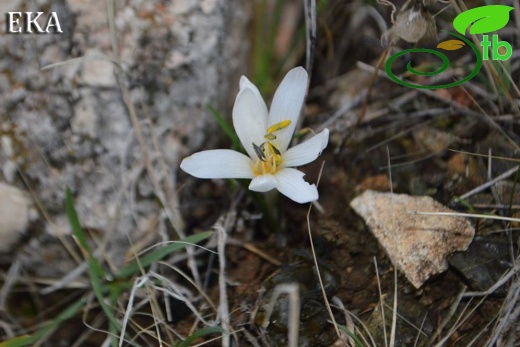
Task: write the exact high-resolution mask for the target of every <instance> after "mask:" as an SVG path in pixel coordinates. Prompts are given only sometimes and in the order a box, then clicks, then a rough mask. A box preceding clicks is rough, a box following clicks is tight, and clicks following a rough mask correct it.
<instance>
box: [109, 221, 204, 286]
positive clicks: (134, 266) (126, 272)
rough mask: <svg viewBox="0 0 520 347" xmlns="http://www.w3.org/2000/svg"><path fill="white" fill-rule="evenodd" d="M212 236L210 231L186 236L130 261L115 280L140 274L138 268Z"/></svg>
mask: <svg viewBox="0 0 520 347" xmlns="http://www.w3.org/2000/svg"><path fill="white" fill-rule="evenodd" d="M212 234H213V232H211V231H206V232H203V233H198V234H195V235H191V236H188V237H187V238H185V239H184V240H182V241H172V242H173V243H171V244H169V245H167V246H165V247H161V248H158V249H155V250H153V251H151V252H150V253H148V254H146V255H144V256H142V257H140V258H139V259H138V260H134V261H132V262H131V263H130V264H128V265H127V266H125V267H123V268H122V269H121V270H120V271H119V272H118V273H117V275H116V277H117V278H125V277H128V276H130V275H133V274H136V273H139V272H140V266H141V267H146V266H149V265H150V264H153V263H155V262H158V261H159V260H161V259H163V258H164V257H166V256H167V255H169V254H171V253H172V252H175V251H177V250H179V249H182V248H185V247H186V246H189V245H193V244H197V243H199V242H201V241H202V240H205V239H207V238H208V237H210V236H211V235H212Z"/></svg>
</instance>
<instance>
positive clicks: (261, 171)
mask: <svg viewBox="0 0 520 347" xmlns="http://www.w3.org/2000/svg"><path fill="white" fill-rule="evenodd" d="M253 147H254V148H255V152H256V155H257V156H258V159H257V160H256V161H255V163H254V164H253V172H254V174H255V176H260V175H265V174H271V175H274V174H275V173H277V172H278V171H279V170H280V167H281V166H282V154H281V153H280V151H279V150H278V148H276V147H275V146H274V145H273V144H272V143H271V142H269V141H266V142H264V143H262V144H261V145H260V146H257V145H255V144H254V143H253Z"/></svg>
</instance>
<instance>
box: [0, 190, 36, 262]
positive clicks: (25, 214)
mask: <svg viewBox="0 0 520 347" xmlns="http://www.w3.org/2000/svg"><path fill="white" fill-rule="evenodd" d="M30 207H31V202H30V200H29V199H28V198H27V197H26V196H25V194H24V193H23V192H22V191H21V190H20V189H18V188H16V187H13V186H11V185H8V184H5V183H2V182H0V253H5V252H9V251H10V250H11V248H12V247H13V246H14V245H15V244H16V243H17V242H18V241H19V239H20V237H21V236H22V234H23V232H24V231H25V229H26V228H27V225H28V224H29V219H30Z"/></svg>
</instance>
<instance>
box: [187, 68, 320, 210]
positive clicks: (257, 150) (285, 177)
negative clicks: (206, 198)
mask: <svg viewBox="0 0 520 347" xmlns="http://www.w3.org/2000/svg"><path fill="white" fill-rule="evenodd" d="M307 78H308V77H307V72H306V71H305V69H303V68H302V67H297V68H294V69H292V70H291V71H289V72H288V73H287V75H286V76H285V78H284V79H283V81H282V83H281V84H280V86H279V87H278V89H277V90H276V93H275V94H274V98H273V102H272V105H271V110H270V112H268V111H267V106H266V104H265V102H264V100H263V99H262V96H261V95H260V92H259V91H258V88H256V86H255V85H254V84H253V83H251V82H250V81H249V80H248V79H247V78H246V77H245V76H242V78H241V79H240V92H239V93H238V95H237V98H236V100H235V106H234V107H233V125H234V127H235V130H236V133H237V135H238V138H239V139H240V142H242V145H243V146H244V148H245V150H246V151H247V154H248V155H249V157H248V156H246V155H244V154H242V153H239V152H236V151H232V150H229V149H215V150H209V151H202V152H198V153H195V154H193V155H191V156H189V157H187V158H185V159H184V160H183V161H182V163H181V169H183V170H184V171H185V172H187V173H189V174H190V175H193V176H195V177H198V178H248V179H252V181H251V184H250V185H249V189H251V190H253V191H256V192H267V191H269V190H271V189H273V188H276V189H278V190H279V191H280V193H282V194H284V195H285V196H287V197H288V198H290V199H292V200H294V201H296V202H299V203H306V202H310V201H314V200H317V199H318V189H317V188H316V186H315V185H314V184H312V185H311V184H309V183H307V182H305V181H304V180H303V176H304V173H303V172H301V171H299V170H296V169H293V167H296V166H300V165H304V164H307V163H310V162H311V161H314V160H315V159H316V158H317V157H318V156H319V155H320V154H321V151H322V150H323V149H324V148H325V147H327V143H328V141H329V130H328V129H325V130H323V131H322V132H321V133H319V134H317V135H315V136H313V137H312V138H311V139H309V140H307V141H305V142H303V143H301V144H299V145H297V146H295V147H292V148H290V149H287V147H288V146H289V142H290V141H291V138H292V135H293V133H294V129H295V127H296V124H297V122H298V117H299V116H300V111H301V108H302V105H303V101H304V98H305V92H306V90H307Z"/></svg>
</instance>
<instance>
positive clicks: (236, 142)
mask: <svg viewBox="0 0 520 347" xmlns="http://www.w3.org/2000/svg"><path fill="white" fill-rule="evenodd" d="M208 110H209V111H210V112H211V114H212V115H213V117H214V118H215V120H216V121H217V124H218V125H219V127H220V128H221V129H222V130H223V131H224V132H225V133H226V135H227V136H228V137H229V139H230V140H231V142H232V144H233V149H235V150H238V149H240V146H241V144H240V139H239V138H238V136H237V134H236V133H235V130H233V128H232V127H231V126H230V125H229V123H228V122H226V120H225V119H224V118H222V116H221V115H220V114H219V113H218V112H217V110H215V109H214V108H213V107H212V106H211V105H208Z"/></svg>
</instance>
